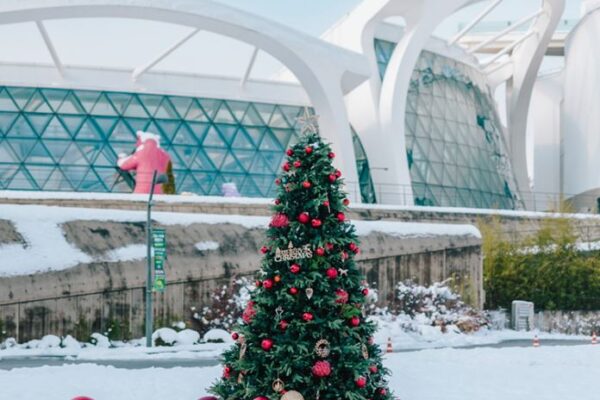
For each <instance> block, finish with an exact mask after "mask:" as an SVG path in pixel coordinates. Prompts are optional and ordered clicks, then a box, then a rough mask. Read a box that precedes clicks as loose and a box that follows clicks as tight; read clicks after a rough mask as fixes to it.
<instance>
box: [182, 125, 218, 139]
mask: <svg viewBox="0 0 600 400" xmlns="http://www.w3.org/2000/svg"><path fill="white" fill-rule="evenodd" d="M184 124H185V125H186V126H187V127H188V128H189V129H190V130H191V132H193V134H194V137H195V139H196V141H198V142H199V143H201V142H202V140H203V139H204V135H205V134H206V131H207V130H208V128H209V127H210V126H211V125H210V124H206V123H203V122H184Z"/></svg>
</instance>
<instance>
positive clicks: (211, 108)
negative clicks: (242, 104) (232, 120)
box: [198, 99, 222, 121]
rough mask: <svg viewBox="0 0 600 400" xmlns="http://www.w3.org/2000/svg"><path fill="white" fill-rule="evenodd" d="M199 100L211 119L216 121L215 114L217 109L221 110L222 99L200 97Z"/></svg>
mask: <svg viewBox="0 0 600 400" xmlns="http://www.w3.org/2000/svg"><path fill="white" fill-rule="evenodd" d="M198 102H199V103H200V106H201V107H202V109H203V110H204V112H205V113H206V116H207V117H208V118H209V119H210V120H211V121H214V119H215V115H216V114H217V111H218V110H219V106H220V105H221V103H222V101H221V100H213V99H198Z"/></svg>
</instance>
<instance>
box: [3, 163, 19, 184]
mask: <svg viewBox="0 0 600 400" xmlns="http://www.w3.org/2000/svg"><path fill="white" fill-rule="evenodd" d="M18 170H19V166H18V164H12V165H11V164H0V187H1V188H3V189H6V188H7V187H8V184H9V182H10V180H11V179H12V177H13V175H14V174H16V173H17V171H18Z"/></svg>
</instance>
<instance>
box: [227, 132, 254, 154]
mask: <svg viewBox="0 0 600 400" xmlns="http://www.w3.org/2000/svg"><path fill="white" fill-rule="evenodd" d="M231 147H232V148H234V149H254V148H256V146H255V145H254V143H252V140H251V139H250V138H249V137H248V135H246V132H245V131H244V129H243V128H240V129H238V131H237V134H236V135H235V139H234V140H233V143H231Z"/></svg>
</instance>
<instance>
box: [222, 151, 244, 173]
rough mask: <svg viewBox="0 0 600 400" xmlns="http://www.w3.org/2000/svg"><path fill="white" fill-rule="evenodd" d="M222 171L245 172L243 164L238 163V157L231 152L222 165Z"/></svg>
mask: <svg viewBox="0 0 600 400" xmlns="http://www.w3.org/2000/svg"><path fill="white" fill-rule="evenodd" d="M221 171H225V172H244V169H243V168H242V166H241V165H240V164H239V163H238V161H237V160H236V158H235V157H234V156H233V154H232V153H231V152H229V153H227V156H226V157H225V160H223V165H221Z"/></svg>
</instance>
